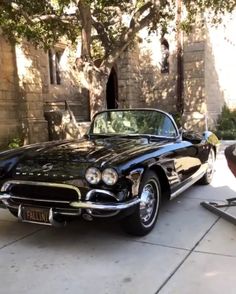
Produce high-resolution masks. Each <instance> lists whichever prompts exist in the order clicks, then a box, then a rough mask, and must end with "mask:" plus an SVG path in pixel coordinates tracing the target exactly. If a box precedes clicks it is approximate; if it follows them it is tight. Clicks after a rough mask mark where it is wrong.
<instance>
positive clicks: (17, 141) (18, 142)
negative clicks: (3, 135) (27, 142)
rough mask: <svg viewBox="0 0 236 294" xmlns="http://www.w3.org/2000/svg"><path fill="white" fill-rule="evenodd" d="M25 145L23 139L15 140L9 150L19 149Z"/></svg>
mask: <svg viewBox="0 0 236 294" xmlns="http://www.w3.org/2000/svg"><path fill="white" fill-rule="evenodd" d="M22 145H23V142H22V139H21V138H13V139H12V140H11V141H10V142H9V144H8V148H9V149H14V148H19V147H21V146H22Z"/></svg>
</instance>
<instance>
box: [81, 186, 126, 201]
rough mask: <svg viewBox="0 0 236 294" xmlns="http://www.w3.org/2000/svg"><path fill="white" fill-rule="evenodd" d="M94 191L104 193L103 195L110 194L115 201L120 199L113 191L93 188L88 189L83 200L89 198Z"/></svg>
mask: <svg viewBox="0 0 236 294" xmlns="http://www.w3.org/2000/svg"><path fill="white" fill-rule="evenodd" d="M96 193H100V194H105V195H108V196H111V197H113V198H115V199H116V200H117V201H119V200H120V199H119V197H118V196H116V195H115V194H114V193H112V192H110V191H106V190H101V189H93V190H90V191H89V192H88V193H87V194H86V197H85V200H90V199H91V197H92V196H93V194H96Z"/></svg>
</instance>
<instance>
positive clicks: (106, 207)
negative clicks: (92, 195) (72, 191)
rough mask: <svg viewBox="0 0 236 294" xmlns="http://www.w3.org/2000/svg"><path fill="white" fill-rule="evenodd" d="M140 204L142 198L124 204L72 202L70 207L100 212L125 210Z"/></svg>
mask: <svg viewBox="0 0 236 294" xmlns="http://www.w3.org/2000/svg"><path fill="white" fill-rule="evenodd" d="M139 203H140V198H135V199H132V200H129V201H126V202H123V203H101V202H91V201H86V202H71V203H70V206H72V207H75V208H82V209H99V210H123V209H127V208H129V207H132V206H134V205H136V204H139Z"/></svg>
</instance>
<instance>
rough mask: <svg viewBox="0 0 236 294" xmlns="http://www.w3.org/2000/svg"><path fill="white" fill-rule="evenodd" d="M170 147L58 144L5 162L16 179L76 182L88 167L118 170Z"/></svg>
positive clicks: (112, 141) (117, 142) (143, 142)
mask: <svg viewBox="0 0 236 294" xmlns="http://www.w3.org/2000/svg"><path fill="white" fill-rule="evenodd" d="M166 144H170V142H168V141H167V140H160V141H158V142H155V143H154V142H149V141H148V140H147V139H142V138H141V139H134V138H132V139H130V138H129V139H127V138H108V139H96V140H88V139H81V140H73V141H57V142H49V143H46V144H37V145H33V146H32V147H31V146H27V147H24V148H21V152H20V151H13V152H12V154H11V153H9V154H8V155H6V156H5V161H6V162H9V161H10V162H11V163H12V166H14V171H15V174H16V175H21V176H22V175H23V176H24V175H25V176H32V177H34V176H35V175H37V176H38V177H39V176H50V178H51V177H58V176H59V175H60V177H64V178H75V177H82V176H83V175H84V172H85V170H86V169H87V168H88V166H91V165H95V166H97V167H100V166H103V167H104V166H114V167H116V166H119V165H122V163H127V162H128V161H129V160H132V159H134V158H138V157H140V156H142V155H144V154H149V153H152V151H156V150H157V149H160V148H161V147H163V145H166ZM0 159H1V156H0ZM3 161H4V160H3ZM3 161H2V162H3ZM12 169H13V168H12Z"/></svg>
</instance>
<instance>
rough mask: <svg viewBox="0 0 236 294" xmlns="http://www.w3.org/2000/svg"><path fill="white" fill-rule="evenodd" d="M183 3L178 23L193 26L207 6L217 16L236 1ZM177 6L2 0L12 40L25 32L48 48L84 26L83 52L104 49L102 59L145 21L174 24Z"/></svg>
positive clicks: (151, 25) (157, 27) (1, 18)
mask: <svg viewBox="0 0 236 294" xmlns="http://www.w3.org/2000/svg"><path fill="white" fill-rule="evenodd" d="M181 3H182V4H183V5H184V6H185V7H186V11H187V14H186V15H187V17H186V19H185V20H183V22H182V24H180V27H181V28H182V29H184V30H185V31H189V30H190V29H191V27H192V25H193V23H194V22H195V20H196V17H197V16H199V14H201V13H203V12H204V11H205V10H206V9H210V10H211V11H212V21H213V22H215V21H217V20H218V21H219V20H220V17H221V16H222V14H223V13H224V12H225V11H229V12H232V11H233V9H234V8H235V6H236V1H235V0H227V1H222V0H206V1H202V0H182V1H181ZM176 9H177V8H176V0H170V1H169V0H162V1H148V0H137V1H130V0H124V1H120V0H95V1H94V0H80V1H75V0H40V1H32V0H15V1H13V0H1V1H0V28H1V31H2V32H3V33H4V34H5V35H6V36H7V37H8V39H10V40H11V41H13V42H19V41H21V39H22V38H26V39H27V40H29V41H31V42H32V43H34V44H35V45H36V46H42V47H44V48H49V47H51V46H52V45H53V44H55V43H56V42H58V41H59V40H60V39H61V38H62V37H67V39H68V40H70V41H71V42H72V43H76V42H77V40H78V37H79V36H81V30H83V32H85V34H86V35H87V36H86V37H85V34H82V42H84V43H86V42H87V44H85V45H86V46H83V48H87V49H86V50H87V51H89V52H83V55H85V56H89V57H94V59H97V58H98V55H99V56H101V53H102V55H103V58H104V59H105V58H108V57H109V56H111V55H112V54H113V56H115V57H116V58H117V57H118V56H119V54H120V53H121V52H122V50H125V49H126V47H127V46H128V45H129V44H130V43H131V42H132V41H133V40H134V38H135V37H136V34H137V32H138V31H139V30H141V29H142V28H143V27H146V28H148V29H149V30H150V31H159V32H160V34H163V33H166V32H168V31H169V30H172V29H173V22H174V21H175V16H176ZM83 20H86V21H83ZM90 37H92V38H90ZM94 40H96V41H97V42H95V41H94ZM93 45H94V48H93ZM98 45H99V46H98ZM98 47H100V48H98ZM83 50H84V49H83ZM91 50H92V52H91ZM93 53H94V56H93ZM98 53H99V54H98Z"/></svg>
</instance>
